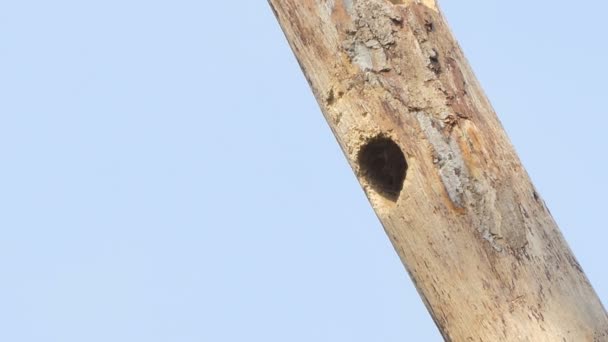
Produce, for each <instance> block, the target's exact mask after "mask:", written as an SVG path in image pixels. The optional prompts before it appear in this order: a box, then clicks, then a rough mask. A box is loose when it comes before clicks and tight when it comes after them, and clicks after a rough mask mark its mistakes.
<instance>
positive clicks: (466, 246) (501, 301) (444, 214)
mask: <svg viewBox="0 0 608 342" xmlns="http://www.w3.org/2000/svg"><path fill="white" fill-rule="evenodd" d="M270 4H271V6H272V8H273V10H274V12H275V14H276V16H277V18H278V20H279V22H280V24H281V26H282V28H283V31H284V32H285V35H286V37H287V39H288V41H289V43H290V45H291V47H292V49H293V51H294V53H295V55H296V56H297V58H298V61H299V62H300V65H301V67H302V69H303V71H304V73H305V75H306V78H307V79H308V81H309V83H310V85H311V87H312V90H313V92H314V95H315V97H316V98H317V101H318V102H319V105H320V106H321V109H322V111H323V113H324V115H325V117H326V119H327V121H328V123H329V125H330V126H331V129H332V131H333V132H334V134H335V136H336V138H337V140H338V142H339V144H340V146H341V147H342V150H343V151H344V154H345V155H346V158H347V159H348V162H349V163H350V165H351V166H352V168H353V170H354V172H355V173H356V175H357V177H358V179H359V181H360V183H361V185H362V187H363V188H364V189H365V192H366V194H367V196H368V198H369V200H370V203H371V204H372V206H373V208H374V210H375V211H376V213H377V215H378V217H379V219H380V221H381V222H382V224H383V226H384V228H385V231H386V233H387V234H388V236H389V237H390V239H391V241H392V243H393V245H394V247H395V249H396V251H397V252H398V253H399V256H400V257H401V260H402V261H403V263H404V265H405V266H406V268H407V270H408V272H409V273H410V276H411V278H412V279H413V281H414V283H415V284H416V287H417V289H418V291H419V293H420V295H421V297H422V299H423V300H424V302H425V304H426V306H427V308H428V310H429V311H430V313H431V315H432V317H433V319H434V320H435V322H436V324H437V326H438V327H439V329H440V330H441V333H442V334H443V337H444V338H445V340H447V341H535V342H536V341H608V315H607V314H606V311H605V309H604V308H603V306H602V304H601V302H600V300H599V298H598V297H597V295H596V294H595V292H594V290H593V288H592V287H591V285H590V284H589V281H588V280H587V278H586V276H585V274H584V273H583V270H582V269H581V267H580V266H579V264H578V262H577V261H576V259H575V257H574V256H573V254H572V252H571V251H570V249H569V248H568V245H567V244H566V242H565V241H564V238H563V237H562V235H561V233H560V231H559V228H558V227H557V225H556V223H555V222H554V220H553V218H552V217H551V214H550V213H549V210H548V209H547V208H546V206H545V204H544V202H543V201H542V199H541V198H540V196H539V194H538V193H537V191H536V190H535V189H534V186H533V185H532V183H531V181H530V178H529V177H528V175H527V173H526V171H525V170H524V168H523V166H522V165H521V162H520V160H519V158H518V156H517V155H516V153H515V152H514V149H513V147H512V145H511V143H510V141H509V139H508V137H507V136H506V134H505V131H504V130H503V128H502V126H501V123H500V122H499V120H498V118H497V116H496V114H495V113H494V111H493V109H492V107H491V105H490V103H489V102H488V99H487V98H486V96H485V95H484V93H483V91H482V89H481V87H480V86H479V84H478V82H477V80H476V78H475V76H474V75H473V73H472V71H471V69H470V67H469V65H468V63H467V61H466V59H465V57H464V56H463V53H462V51H461V49H460V48H459V46H458V44H457V42H456V41H455V39H454V38H453V36H452V34H451V32H450V29H449V27H448V26H447V24H446V22H445V20H444V18H443V16H442V14H441V12H440V10H439V9H438V6H437V4H436V3H435V1H434V0H418V1H416V0H390V1H389V0H270Z"/></svg>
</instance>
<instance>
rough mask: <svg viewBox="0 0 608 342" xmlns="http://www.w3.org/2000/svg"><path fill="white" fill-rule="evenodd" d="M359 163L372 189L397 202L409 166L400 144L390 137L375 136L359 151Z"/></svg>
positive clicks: (362, 173)
mask: <svg viewBox="0 0 608 342" xmlns="http://www.w3.org/2000/svg"><path fill="white" fill-rule="evenodd" d="M358 163H359V169H360V172H361V175H362V176H363V178H364V179H365V180H366V182H367V183H368V184H369V185H370V186H371V187H372V189H373V190H374V191H376V192H377V193H378V194H380V195H381V196H382V197H384V198H386V199H389V200H391V201H393V202H396V201H397V199H398V198H399V194H400V193H401V190H402V189H403V182H404V181H405V176H406V174H407V167H408V166H407V162H406V160H405V155H404V154H403V152H402V151H401V148H400V147H399V145H397V144H396V143H395V142H394V141H393V140H392V139H390V138H388V137H384V136H379V137H376V138H373V139H371V140H369V141H368V142H367V143H366V144H365V145H364V146H363V147H362V148H361V150H360V151H359V155H358Z"/></svg>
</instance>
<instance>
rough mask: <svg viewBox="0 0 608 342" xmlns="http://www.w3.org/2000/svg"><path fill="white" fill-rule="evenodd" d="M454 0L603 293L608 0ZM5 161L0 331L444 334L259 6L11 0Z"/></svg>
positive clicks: (455, 13) (262, 337)
mask: <svg viewBox="0 0 608 342" xmlns="http://www.w3.org/2000/svg"><path fill="white" fill-rule="evenodd" d="M442 5H443V10H444V12H445V14H446V16H447V18H448V20H449V22H450V24H451V25H452V28H453V30H454V32H455V34H456V36H457V38H458V39H459V41H460V42H461V45H462V46H463V48H464V50H465V52H466V54H467V56H468V58H469V60H470V62H471V64H472V66H473V69H474V70H475V71H476V73H477V75H478V77H479V78H480V80H481V83H482V84H483V86H484V88H485V90H486V92H487V94H488V96H489V97H490V99H491V100H492V102H493V104H494V106H495V108H496V110H497V112H498V113H499V115H500V118H501V119H502V121H503V123H504V126H505V128H506V129H507V131H508V132H509V134H510V137H511V138H512V140H513V143H514V144H515V146H516V148H517V150H518V152H519V153H520V156H521V158H522V159H523V161H524V164H525V165H526V167H527V169H528V171H529V173H530V174H531V176H532V178H533V179H534V181H535V184H536V186H537V188H538V189H539V191H540V192H541V194H542V196H543V197H544V199H545V200H546V202H547V204H548V206H549V207H550V208H551V210H552V212H553V214H554V216H555V218H556V219H557V221H558V222H559V224H560V226H561V229H562V230H563V232H564V234H565V236H566V238H567V239H568V241H569V242H570V245H571V247H572V248H573V249H574V251H575V253H576V255H577V257H578V259H579V261H580V263H581V264H582V265H583V267H584V269H585V270H586V272H587V274H588V276H589V278H590V279H591V281H592V283H593V285H594V286H595V288H596V290H597V292H598V293H599V295H600V297H601V298H602V299H603V301H604V303H608V272H606V260H607V259H608V252H607V249H606V241H607V240H608V230H607V229H606V228H608V227H607V224H606V219H605V213H606V195H607V194H608V182H607V181H606V172H607V171H606V170H607V165H608V164H607V161H606V149H607V147H608V143H607V142H606V135H607V134H606V130H607V129H608V111H607V109H606V100H605V99H606V94H605V92H606V80H607V79H608V67H607V64H606V61H608V47H607V45H606V44H605V42H606V35H607V33H608V29H607V26H606V19H605V13H606V12H607V11H608V4H607V3H606V2H605V1H599V0H595V1H594V0H591V1H586V2H584V3H580V4H579V3H574V2H571V1H561V2H560V1H558V2H556V1H548V0H539V1H524V0H515V1H497V0H493V1H473V0H468V1H463V0H458V1H456V0H444V1H443V2H442ZM0 162H1V164H0V340H1V341H10V342H22V341H28V342H30V341H31V342H34V341H36V342H39V341H44V342H82V341H87V342H96V341H99V342H107V341H114V342H122V341H124V342H132V341H146V342H155V341H179V342H181V341H184V342H186V341H188V342H189V341H209V342H215V341H260V342H262V341H263V342H274V341H276V342H283V341H293V342H300V341H301V342H304V341H306V342H309V341H349V342H369V341H387V342H391V341H407V340H409V341H439V340H440V336H439V334H438V333H437V331H436V328H435V327H434V325H433V323H432V320H431V318H430V316H429V315H428V313H427V312H426V310H425V308H424V306H423V305H422V302H421V300H420V299H419V297H418V295H417V293H416V291H415V289H414V287H413V285H412V283H411V281H410V280H409V278H408V277H407V274H406V272H405V271H404V270H403V267H402V265H401V263H400V262H399V260H398V258H397V255H396V253H395V252H394V251H393V249H392V247H391V245H390V243H389V241H388V239H387V237H386V236H385V235H384V232H383V231H382V228H381V226H380V224H379V223H378V221H377V219H376V217H375V215H374V213H373V212H372V210H371V208H370V206H369V204H368V203H367V200H366V198H365V196H364V193H363V191H362V190H361V189H360V187H359V185H358V183H357V181H356V179H355V177H354V176H353V174H352V172H351V170H350V169H349V167H348V165H347V163H346V161H345V159H344V157H343V156H342V153H341V151H340V149H339V148H338V145H337V143H336V142H335V140H334V137H333V136H332V134H331V132H330V130H329V128H328V126H327V124H326V123H325V121H324V119H323V117H322V115H321V113H320V111H319V109H318V107H317V104H316V102H315V100H314V99H313V96H312V94H311V92H310V90H309V89H308V85H307V83H306V81H305V80H304V77H303V76H302V73H301V71H300V69H299V67H298V65H297V63H296V61H295V58H294V57H293V55H292V53H291V51H290V50H289V48H288V45H287V43H286V40H285V38H284V37H283V35H282V33H281V31H280V28H279V26H278V24H277V23H276V21H275V19H274V17H273V16H272V12H271V11H270V9H269V6H268V5H267V4H266V2H265V1H258V0H256V1H237V2H235V1H194V0H174V1H149V0H148V1H143V0H140V1H137V0H126V1H125V0H120V1H118V0H104V1H97V0H94V1H76V0H73V1H68V0H57V1H40V0H38V1H36V0H20V1H8V0H4V1H1V2H0Z"/></svg>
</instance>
